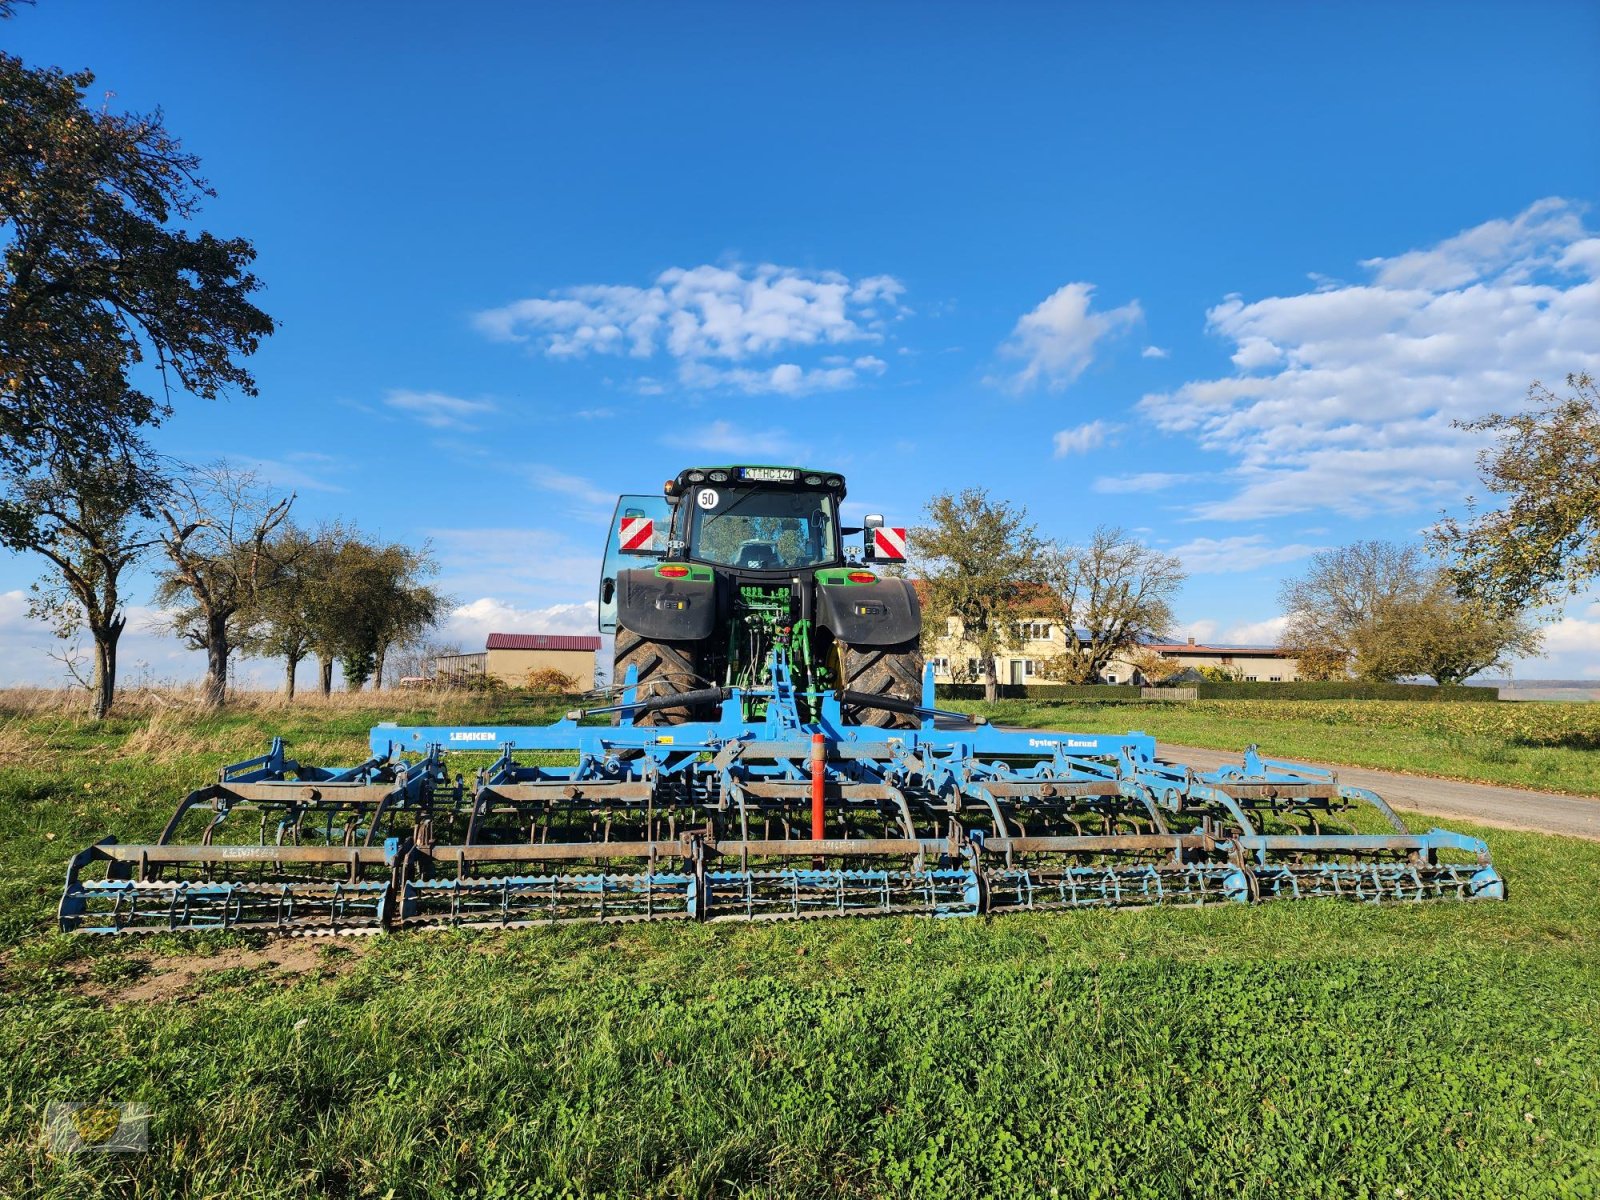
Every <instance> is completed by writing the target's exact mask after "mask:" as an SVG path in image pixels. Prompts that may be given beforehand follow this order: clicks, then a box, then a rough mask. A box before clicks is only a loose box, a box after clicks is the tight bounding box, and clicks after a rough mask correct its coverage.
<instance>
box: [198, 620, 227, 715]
mask: <svg viewBox="0 0 1600 1200" xmlns="http://www.w3.org/2000/svg"><path fill="white" fill-rule="evenodd" d="M232 649H233V647H231V646H230V645H228V619H227V618H226V617H208V618H207V619H206V678H205V682H204V683H203V684H201V686H200V702H201V704H203V705H204V706H205V707H206V708H221V707H222V702H223V701H224V700H226V699H227V698H228V655H229V653H230V652H231V651H232Z"/></svg>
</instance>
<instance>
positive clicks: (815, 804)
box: [811, 733, 827, 867]
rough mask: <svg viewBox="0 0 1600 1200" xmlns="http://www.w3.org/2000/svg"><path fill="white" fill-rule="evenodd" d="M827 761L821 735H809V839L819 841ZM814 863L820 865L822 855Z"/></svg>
mask: <svg viewBox="0 0 1600 1200" xmlns="http://www.w3.org/2000/svg"><path fill="white" fill-rule="evenodd" d="M826 761H827V751H826V750H825V749H824V748H823V741H822V735H821V734H820V733H813V734H812V735H811V840H812V841H815V842H820V841H821V840H822V838H823V836H824V834H825V833H826V826H825V824H824V823H823V819H822V785H823V781H824V775H823V764H824V763H825V762H826ZM816 865H817V866H818V867H820V866H822V856H821V855H820V854H819V855H818V856H817V862H816Z"/></svg>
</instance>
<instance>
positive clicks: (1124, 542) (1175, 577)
mask: <svg viewBox="0 0 1600 1200" xmlns="http://www.w3.org/2000/svg"><path fill="white" fill-rule="evenodd" d="M1044 565H1045V569H1044V576H1045V579H1046V581H1047V583H1048V585H1049V590H1050V598H1051V602H1052V606H1053V615H1054V616H1055V617H1056V618H1057V619H1058V620H1060V621H1061V623H1062V624H1063V625H1064V626H1065V627H1066V638H1067V653H1066V655H1065V656H1064V662H1063V663H1062V664H1061V667H1060V669H1061V670H1062V671H1063V673H1065V674H1068V675H1075V676H1076V678H1075V679H1074V680H1073V682H1084V683H1093V682H1095V681H1096V680H1098V679H1099V678H1100V675H1101V673H1102V672H1103V671H1104V670H1105V669H1106V667H1107V665H1108V664H1109V663H1110V662H1111V659H1112V657H1113V656H1114V655H1115V654H1116V653H1117V652H1118V651H1119V650H1124V649H1126V648H1128V647H1130V646H1133V645H1135V644H1136V643H1138V642H1139V641H1141V640H1142V639H1145V638H1154V637H1160V636H1163V635H1164V634H1165V633H1166V632H1167V630H1168V629H1169V628H1170V627H1171V625H1172V621H1173V616H1172V601H1173V600H1174V599H1175V598H1176V597H1177V594H1178V591H1179V589H1180V588H1182V587H1183V581H1184V580H1185V579H1186V578H1188V576H1187V575H1186V574H1185V573H1184V570H1183V564H1182V563H1181V562H1179V561H1178V560H1177V559H1176V558H1174V557H1173V556H1172V555H1170V554H1163V553H1161V552H1160V551H1159V550H1153V549H1151V548H1150V547H1149V546H1146V545H1144V544H1143V543H1142V542H1139V541H1137V540H1136V539H1134V538H1132V537H1130V536H1129V535H1128V534H1127V533H1126V532H1125V531H1124V530H1121V529H1118V528H1116V527H1115V526H1111V525H1102V526H1100V527H1099V528H1098V529H1096V530H1095V531H1094V534H1093V536H1092V537H1090V539H1089V541H1088V542H1087V543H1086V544H1084V545H1081V546H1056V547H1054V548H1052V550H1051V551H1050V552H1049V553H1048V554H1046V555H1045V557H1044Z"/></svg>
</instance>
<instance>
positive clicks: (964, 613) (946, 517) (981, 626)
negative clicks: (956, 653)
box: [910, 488, 1046, 701]
mask: <svg viewBox="0 0 1600 1200" xmlns="http://www.w3.org/2000/svg"><path fill="white" fill-rule="evenodd" d="M924 511H925V513H926V515H927V518H928V523H927V524H926V525H921V526H918V527H917V528H915V529H913V530H912V531H911V539H910V540H911V545H910V550H911V553H912V555H913V557H914V558H915V559H916V561H917V563H918V565H919V566H920V567H921V569H922V584H923V608H924V614H925V619H926V621H927V622H928V623H929V625H930V626H931V627H932V628H934V629H937V630H939V631H940V632H941V633H942V632H943V631H944V630H945V629H947V628H948V623H949V621H950V620H951V618H954V621H955V625H956V628H957V630H958V635H959V636H960V638H961V639H962V641H963V642H964V643H965V644H966V645H967V646H968V647H969V648H970V650H971V653H972V654H973V655H974V656H975V657H977V658H978V659H979V661H980V663H981V667H982V673H983V687H984V697H985V699H987V700H989V701H993V700H994V699H995V698H996V696H997V695H998V694H999V682H1000V681H999V678H998V676H997V674H996V671H995V655H996V654H997V653H999V651H1001V650H1003V649H1004V648H1005V647H1006V646H1008V645H1009V644H1010V642H1011V638H1012V635H1013V633H1014V631H1015V625H1016V622H1017V620H1018V618H1019V617H1020V616H1021V615H1022V614H1023V612H1024V611H1025V610H1026V608H1027V605H1028V604H1029V603H1030V602H1033V601H1035V600H1036V598H1037V592H1038V580H1039V577H1040V574H1041V567H1042V565H1043V564H1042V562H1041V559H1042V556H1043V554H1044V551H1045V549H1046V547H1045V544H1044V542H1042V541H1041V540H1040V538H1039V536H1038V534H1037V532H1036V530H1035V527H1034V525H1033V524H1032V523H1031V522H1030V521H1029V520H1028V512H1027V510H1026V509H1025V508H1022V507H1020V506H1013V505H1011V504H1008V503H1006V502H1005V501H1003V500H991V499H990V498H989V493H988V492H987V491H985V490H984V489H982V488H966V489H964V490H963V491H961V492H959V493H950V492H942V493H940V494H939V495H936V496H934V498H933V499H932V500H930V501H928V504H927V506H926V508H925V509H924Z"/></svg>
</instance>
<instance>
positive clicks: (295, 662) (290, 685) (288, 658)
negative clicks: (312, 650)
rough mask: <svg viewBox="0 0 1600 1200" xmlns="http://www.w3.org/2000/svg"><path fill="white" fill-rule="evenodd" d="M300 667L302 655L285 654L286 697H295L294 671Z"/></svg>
mask: <svg viewBox="0 0 1600 1200" xmlns="http://www.w3.org/2000/svg"><path fill="white" fill-rule="evenodd" d="M299 667H300V655H298V654H285V655H284V656H283V694H284V697H285V698H286V699H289V700H293V699H294V673H295V671H296V670H298V669H299Z"/></svg>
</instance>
